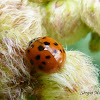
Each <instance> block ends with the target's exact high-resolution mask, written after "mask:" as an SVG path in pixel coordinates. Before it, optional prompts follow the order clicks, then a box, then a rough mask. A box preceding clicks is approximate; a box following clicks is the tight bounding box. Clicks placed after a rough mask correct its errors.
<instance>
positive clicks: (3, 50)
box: [0, 0, 44, 100]
mask: <svg viewBox="0 0 100 100" xmlns="http://www.w3.org/2000/svg"><path fill="white" fill-rule="evenodd" d="M41 20H42V16H41V14H40V8H39V7H38V6H37V5H36V6H35V7H31V6H30V5H29V4H28V2H27V0H24V1H23V2H22V0H15V1H13V0H4V1H2V0H0V77H1V78H0V99H2V100H7V99H10V100H15V99H19V100H21V99H22V100H25V98H26V96H25V95H24V94H25V93H28V92H26V91H27V90H30V87H29V85H27V87H26V84H28V83H29V81H28V80H29V79H30V78H29V77H30V74H29V73H28V70H27V67H26V66H25V64H24V62H25V60H24V49H25V48H26V47H27V45H28V42H29V41H30V40H31V39H33V38H36V37H40V36H42V35H43V33H44V31H43V28H42V25H41V24H42V21H41ZM26 80H27V81H26ZM23 87H25V88H24V89H23Z"/></svg>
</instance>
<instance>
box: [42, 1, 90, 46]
mask: <svg viewBox="0 0 100 100" xmlns="http://www.w3.org/2000/svg"><path fill="white" fill-rule="evenodd" d="M79 1H80V0H54V1H51V2H49V3H48V4H47V5H46V6H45V12H46V13H45V15H43V16H44V20H43V25H44V26H45V28H46V31H47V35H48V36H50V37H52V38H54V39H56V40H57V41H59V42H60V43H61V44H67V45H71V44H73V43H75V42H76V41H78V40H80V39H81V38H83V37H85V36H86V35H87V34H88V32H89V31H90V29H89V28H88V27H87V26H86V25H85V24H84V23H83V22H82V21H81V17H80V12H79V11H80V10H79V9H80V8H79V4H80V3H79Z"/></svg>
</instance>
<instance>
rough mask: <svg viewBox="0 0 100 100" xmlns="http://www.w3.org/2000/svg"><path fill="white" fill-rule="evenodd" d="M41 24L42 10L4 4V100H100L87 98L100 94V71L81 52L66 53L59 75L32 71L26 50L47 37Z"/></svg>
mask: <svg viewBox="0 0 100 100" xmlns="http://www.w3.org/2000/svg"><path fill="white" fill-rule="evenodd" d="M41 20H42V18H41V14H40V8H39V7H38V6H35V8H34V7H32V6H31V5H28V3H27V2H26V1H25V0H24V1H23V2H22V0H15V1H13V0H9V1H8V0H4V1H2V0H0V99H1V100H28V99H27V97H28V96H30V95H35V96H36V98H37V99H38V100H66V98H67V99H68V100H95V99H97V100H99V99H100V97H99V95H97V94H96V95H88V94H83V92H84V91H86V92H93V93H95V91H97V92H98V91H100V90H99V82H98V69H97V68H96V67H95V66H94V65H93V64H92V61H91V59H90V58H89V57H87V56H86V55H85V54H83V53H81V52H79V51H67V50H66V55H67V56H66V63H65V65H64V67H63V69H62V70H60V71H59V72H57V73H53V74H46V73H40V72H38V71H36V70H35V69H33V70H32V71H30V69H29V68H30V65H29V64H28V62H27V60H26V59H25V50H26V48H27V45H28V42H29V41H30V40H32V39H33V38H36V37H40V36H43V33H44V30H42V29H43V28H42V21H41ZM62 41H63V40H62ZM58 42H59V41H58Z"/></svg>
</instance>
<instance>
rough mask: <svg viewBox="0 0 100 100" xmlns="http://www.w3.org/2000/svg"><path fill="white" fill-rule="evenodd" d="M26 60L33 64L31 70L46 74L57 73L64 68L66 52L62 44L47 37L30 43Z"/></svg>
mask: <svg viewBox="0 0 100 100" xmlns="http://www.w3.org/2000/svg"><path fill="white" fill-rule="evenodd" d="M26 58H27V59H28V61H29V62H30V63H31V65H32V67H31V68H33V67H34V68H36V70H38V71H41V72H44V73H55V72H57V71H59V70H60V69H61V68H62V67H63V66H64V63H65V59H66V52H65V50H64V48H63V47H62V46H61V44H59V43H58V42H57V41H55V40H54V39H52V38H50V37H47V36H45V37H39V38H36V39H33V40H31V41H30V42H29V46H28V48H27V49H26Z"/></svg>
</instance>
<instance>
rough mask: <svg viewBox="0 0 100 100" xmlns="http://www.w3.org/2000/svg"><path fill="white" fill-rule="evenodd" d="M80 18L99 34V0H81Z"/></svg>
mask: <svg viewBox="0 0 100 100" xmlns="http://www.w3.org/2000/svg"><path fill="white" fill-rule="evenodd" d="M80 8H81V9H80V14H81V19H82V21H83V22H85V23H86V24H87V25H88V26H89V27H90V28H91V29H92V30H93V31H94V32H96V33H98V35H99V36H100V21H99V19H100V0H81V2H80Z"/></svg>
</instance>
